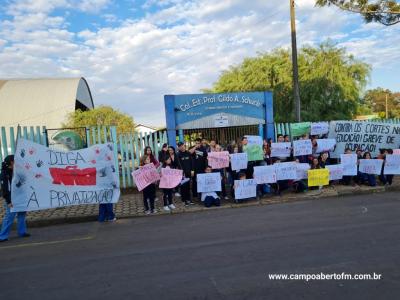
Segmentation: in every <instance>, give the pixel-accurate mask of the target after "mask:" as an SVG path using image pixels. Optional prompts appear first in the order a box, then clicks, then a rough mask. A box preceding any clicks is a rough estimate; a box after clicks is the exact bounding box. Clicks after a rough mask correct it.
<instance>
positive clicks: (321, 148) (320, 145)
mask: <svg viewBox="0 0 400 300" xmlns="http://www.w3.org/2000/svg"><path fill="white" fill-rule="evenodd" d="M335 146H336V140H335V139H317V153H322V152H331V151H333V150H334V149H335Z"/></svg>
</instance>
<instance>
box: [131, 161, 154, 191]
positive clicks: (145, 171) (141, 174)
mask: <svg viewBox="0 0 400 300" xmlns="http://www.w3.org/2000/svg"><path fill="white" fill-rule="evenodd" d="M132 177H133V180H134V181H135V184H136V187H137V189H138V190H139V192H140V191H142V190H143V189H144V188H146V187H147V186H149V185H150V184H152V183H154V182H156V181H158V180H160V174H159V173H158V172H157V169H156V167H155V166H154V164H147V165H144V166H143V167H140V168H139V169H137V170H135V171H133V172H132Z"/></svg>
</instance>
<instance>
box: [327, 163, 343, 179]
mask: <svg viewBox="0 0 400 300" xmlns="http://www.w3.org/2000/svg"><path fill="white" fill-rule="evenodd" d="M325 169H328V170H329V180H341V179H342V178H343V166H342V165H341V164H339V165H326V166H325Z"/></svg>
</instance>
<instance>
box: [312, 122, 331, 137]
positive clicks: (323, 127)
mask: <svg viewBox="0 0 400 300" xmlns="http://www.w3.org/2000/svg"><path fill="white" fill-rule="evenodd" d="M328 132H329V123H328V122H320V123H312V124H311V135H322V134H326V133H328Z"/></svg>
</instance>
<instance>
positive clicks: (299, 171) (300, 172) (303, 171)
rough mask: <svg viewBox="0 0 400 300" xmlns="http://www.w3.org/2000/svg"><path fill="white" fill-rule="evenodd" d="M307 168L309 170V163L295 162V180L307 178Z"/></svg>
mask: <svg viewBox="0 0 400 300" xmlns="http://www.w3.org/2000/svg"><path fill="white" fill-rule="evenodd" d="M308 170H310V165H309V164H307V163H298V164H296V177H297V178H296V180H303V179H307V177H308Z"/></svg>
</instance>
